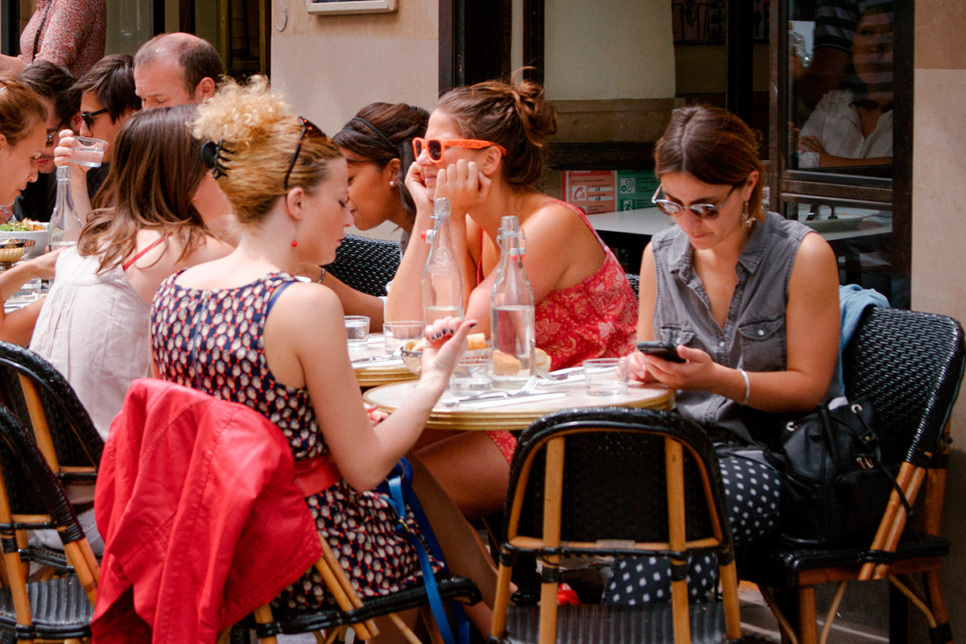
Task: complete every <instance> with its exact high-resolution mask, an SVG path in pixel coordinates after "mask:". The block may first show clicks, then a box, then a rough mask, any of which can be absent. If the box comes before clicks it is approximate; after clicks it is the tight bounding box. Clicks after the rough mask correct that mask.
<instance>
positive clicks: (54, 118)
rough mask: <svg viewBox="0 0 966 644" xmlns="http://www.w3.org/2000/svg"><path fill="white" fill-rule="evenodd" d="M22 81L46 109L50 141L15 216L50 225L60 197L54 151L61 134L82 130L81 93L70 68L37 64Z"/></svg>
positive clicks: (26, 71)
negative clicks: (56, 179)
mask: <svg viewBox="0 0 966 644" xmlns="http://www.w3.org/2000/svg"><path fill="white" fill-rule="evenodd" d="M20 80H21V81H23V83H24V84H25V85H26V86H27V87H29V88H30V89H32V90H33V91H34V92H36V93H37V94H38V95H39V96H40V97H41V98H42V99H43V101H44V104H45V105H46V106H47V122H46V126H47V140H46V147H45V148H44V155H43V156H42V157H41V158H40V161H38V162H37V171H38V172H39V173H40V174H39V175H38V177H37V181H35V182H33V183H31V184H29V185H28V186H27V189H26V190H24V192H23V194H21V195H20V197H19V198H18V199H17V201H16V202H14V204H13V207H14V213H15V215H16V218H17V219H21V220H23V219H33V220H36V221H50V214H51V212H53V210H54V198H55V197H56V195H57V182H56V181H55V177H54V170H56V169H57V168H56V166H55V165H54V148H56V147H57V146H58V145H59V144H60V133H61V131H63V130H64V129H68V130H71V131H72V132H77V131H79V130H80V124H81V116H80V100H79V96H78V93H77V92H75V91H72V88H73V86H74V77H73V76H72V75H71V73H70V72H69V71H67V68H65V67H63V66H61V65H58V64H57V63H51V62H49V61H46V60H38V61H36V62H34V63H32V64H30V65H28V66H27V67H26V68H25V69H24V70H23V71H22V72H21V73H20Z"/></svg>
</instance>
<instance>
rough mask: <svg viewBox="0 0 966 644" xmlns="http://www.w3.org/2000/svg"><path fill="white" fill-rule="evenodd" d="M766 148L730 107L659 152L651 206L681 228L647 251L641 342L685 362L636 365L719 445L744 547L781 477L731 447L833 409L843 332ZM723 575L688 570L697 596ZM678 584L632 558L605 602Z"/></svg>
mask: <svg viewBox="0 0 966 644" xmlns="http://www.w3.org/2000/svg"><path fill="white" fill-rule="evenodd" d="M757 150H758V138H757V137H756V136H755V135H754V134H753V133H752V131H751V130H750V129H749V128H748V127H747V126H746V125H745V124H744V123H743V122H742V121H741V120H740V119H738V118H737V117H735V116H734V115H733V114H731V113H729V112H727V111H725V110H721V109H717V108H710V107H701V106H696V107H687V108H683V109H680V110H677V111H676V112H675V114H674V116H673V117H672V119H671V123H670V124H669V125H668V128H667V130H666V131H665V133H664V136H663V137H662V138H661V140H660V141H658V143H657V146H656V148H655V152H654V157H655V164H656V165H655V174H656V175H657V177H658V178H659V179H660V181H661V186H660V188H659V190H658V192H657V193H655V195H654V199H653V201H654V203H655V205H657V207H658V208H660V209H661V210H662V211H663V212H665V213H666V214H668V215H669V216H671V217H673V218H674V223H675V224H677V225H676V226H675V227H673V228H671V229H669V230H667V231H666V232H662V233H660V234H658V235H655V236H654V238H653V239H652V240H651V243H650V245H648V247H647V248H646V249H645V251H644V257H643V260H642V262H641V282H640V316H639V321H638V327H637V336H638V340H664V341H667V342H671V343H672V344H674V345H675V346H676V348H677V353H678V356H679V357H680V358H682V359H683V360H684V361H683V362H680V363H677V362H671V361H668V360H665V359H662V358H659V357H655V356H645V355H643V354H641V353H639V352H636V353H634V354H633V355H632V356H631V360H630V361H631V365H632V372H633V373H634V374H635V376H636V377H638V378H639V379H641V380H645V381H658V382H661V383H664V384H666V385H668V386H669V387H673V388H674V389H677V390H678V394H677V399H676V401H677V408H678V410H679V412H680V413H681V415H682V416H685V417H686V418H689V419H691V420H694V421H695V422H697V423H699V424H701V425H702V426H704V427H705V428H706V429H707V430H708V431H709V433H710V434H711V436H712V437H713V438H714V439H715V441H716V443H718V444H719V445H720V447H719V460H720V464H721V472H722V479H723V481H724V484H725V497H726V505H727V507H728V510H729V515H730V516H729V519H730V520H731V525H732V532H733V535H734V538H735V541H736V543H737V544H747V543H749V542H751V541H755V540H757V539H760V538H762V537H765V536H767V535H768V534H769V533H770V532H772V531H773V530H774V528H775V526H776V525H777V521H778V512H779V508H780V501H781V499H780V483H779V479H778V476H777V473H776V472H775V471H774V470H773V469H772V468H771V467H770V466H768V465H766V464H765V463H763V462H761V461H760V460H757V459H755V458H751V459H749V458H747V457H745V456H744V455H742V456H739V455H736V454H735V451H737V450H742V449H748V448H750V449H751V450H754V449H755V448H758V447H759V445H760V444H762V443H765V444H767V443H769V442H770V441H771V439H772V436H771V434H773V433H774V432H775V431H776V430H777V428H778V427H779V426H780V424H779V415H781V414H789V413H799V412H806V411H809V410H811V409H812V408H814V406H815V405H816V404H818V403H819V402H821V401H822V400H823V398H824V397H825V395H826V393H827V392H828V389H829V385H830V383H831V380H832V374H833V371H834V369H835V361H836V358H837V355H838V336H839V304H838V269H837V264H836V260H835V255H834V253H833V252H832V249H831V248H830V247H829V245H828V244H827V243H826V242H825V240H824V239H822V237H821V236H819V235H818V234H814V233H813V232H812V230H811V229H810V228H808V227H806V226H804V225H803V224H800V223H798V222H795V221H788V220H786V219H784V218H783V217H781V216H780V215H778V214H776V213H766V212H764V211H763V210H762V199H761V192H762V179H763V176H764V170H763V168H762V165H761V162H760V161H759V159H758V154H757ZM662 192H663V197H661V198H659V197H660V195H661V193H662ZM713 568H714V566H710V565H706V564H705V563H704V562H692V570H691V577H692V578H691V583H690V584H689V587H690V588H691V592H692V595H693V596H695V597H697V596H700V595H701V594H703V593H705V592H709V591H711V590H713V581H714V580H713V577H712V576H710V575H707V574H701V573H707V572H709V570H713ZM662 570H663V571H665V572H666V574H660V573H661V571H662ZM655 573H658V576H659V577H661V578H662V579H661V580H659V581H657V582H655V580H654V574H655ZM669 574H670V567H669V565H668V564H667V562H666V561H658V560H656V559H652V560H646V559H644V560H625V561H624V562H623V563H622V564H621V565H620V566H619V569H618V570H616V571H615V574H614V575H613V576H612V580H611V584H610V586H609V593H608V599H609V600H610V601H612V602H614V603H635V602H640V601H655V600H657V601H660V600H664V601H666V600H667V599H668V598H669V597H670V594H669V592H668V590H667V588H668V587H667V575H669ZM630 578H633V579H634V583H628V581H629V579H630ZM645 579H646V581H647V583H645V584H643V585H641V584H640V583H637V582H639V581H640V580H645Z"/></svg>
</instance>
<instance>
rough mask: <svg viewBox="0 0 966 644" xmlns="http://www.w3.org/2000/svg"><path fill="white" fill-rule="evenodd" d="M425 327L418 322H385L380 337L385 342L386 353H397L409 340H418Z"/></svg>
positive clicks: (423, 333)
mask: <svg viewBox="0 0 966 644" xmlns="http://www.w3.org/2000/svg"><path fill="white" fill-rule="evenodd" d="M425 329H426V327H425V326H424V325H423V323H422V322H421V321H420V320H405V321H401V322H386V323H385V324H383V325H382V336H383V338H385V340H386V353H387V354H389V355H393V354H394V353H399V350H400V349H402V347H403V345H405V344H406V342H407V341H409V340H419V339H420V338H422V337H423V336H424V335H425Z"/></svg>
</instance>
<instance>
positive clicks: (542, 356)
mask: <svg viewBox="0 0 966 644" xmlns="http://www.w3.org/2000/svg"><path fill="white" fill-rule="evenodd" d="M536 358H537V359H536V362H537V369H538V370H539V371H550V356H548V355H547V352H546V351H544V350H543V349H540V348H538V349H537V351H536Z"/></svg>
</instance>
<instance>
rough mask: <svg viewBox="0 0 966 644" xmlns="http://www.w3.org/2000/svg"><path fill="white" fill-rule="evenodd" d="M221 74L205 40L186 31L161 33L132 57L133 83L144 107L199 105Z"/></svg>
mask: <svg viewBox="0 0 966 644" xmlns="http://www.w3.org/2000/svg"><path fill="white" fill-rule="evenodd" d="M224 73H225V68H224V65H223V64H222V61H221V56H219V55H218V52H217V51H215V48H214V47H212V46H211V43H209V42H208V41H206V40H204V39H202V38H199V37H198V36H194V35H192V34H186V33H172V34H161V35H160V36H155V37H154V38H152V39H151V40H149V41H148V42H146V43H144V44H143V45H142V46H141V48H140V49H139V50H138V53H137V54H136V55H135V57H134V84H135V86H136V87H137V93H138V96H140V97H141V104H142V106H143V107H144V109H146V110H148V109H152V108H155V107H173V106H175V105H184V104H186V103H194V104H196V105H197V104H200V103H201V102H202V101H204V100H205V99H206V98H208V97H210V96H212V95H213V94H214V93H215V88H216V86H217V84H218V80H219V79H220V78H221V76H222V75H223V74H224Z"/></svg>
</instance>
